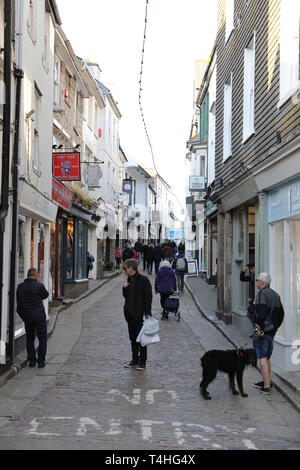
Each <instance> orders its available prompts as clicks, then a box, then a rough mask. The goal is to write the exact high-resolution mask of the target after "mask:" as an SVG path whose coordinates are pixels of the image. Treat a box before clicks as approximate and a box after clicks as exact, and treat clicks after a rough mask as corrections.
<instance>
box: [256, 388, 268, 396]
mask: <svg viewBox="0 0 300 470" xmlns="http://www.w3.org/2000/svg"><path fill="white" fill-rule="evenodd" d="M258 391H259V392H260V393H263V394H264V395H271V388H264V387H261V388H260V389H259V390H258Z"/></svg>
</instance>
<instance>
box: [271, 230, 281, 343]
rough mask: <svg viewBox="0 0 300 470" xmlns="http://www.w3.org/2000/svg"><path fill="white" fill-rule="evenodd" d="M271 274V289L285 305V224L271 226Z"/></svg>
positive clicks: (279, 331)
mask: <svg viewBox="0 0 300 470" xmlns="http://www.w3.org/2000/svg"><path fill="white" fill-rule="evenodd" d="M270 273H271V277H272V284H271V287H272V289H274V290H275V291H276V292H277V293H278V294H279V295H280V297H281V301H282V304H283V306H284V305H285V289H284V284H285V267H284V222H278V223H276V224H273V225H271V252H270ZM277 334H278V336H280V337H282V338H284V336H285V334H284V321H283V324H282V325H281V327H280V328H279V330H278V333H277Z"/></svg>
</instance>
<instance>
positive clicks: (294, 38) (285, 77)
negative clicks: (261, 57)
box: [280, 0, 300, 102]
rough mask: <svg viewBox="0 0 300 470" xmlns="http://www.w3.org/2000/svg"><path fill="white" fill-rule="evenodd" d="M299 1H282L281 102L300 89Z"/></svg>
mask: <svg viewBox="0 0 300 470" xmlns="http://www.w3.org/2000/svg"><path fill="white" fill-rule="evenodd" d="M299 23H300V3H299V0H281V16H280V101H283V102H284V101H285V100H286V99H288V98H289V97H290V96H292V95H293V93H294V92H295V91H296V90H297V89H299V88H300V79H299V78H300V77H299Z"/></svg>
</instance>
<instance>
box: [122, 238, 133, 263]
mask: <svg viewBox="0 0 300 470" xmlns="http://www.w3.org/2000/svg"><path fill="white" fill-rule="evenodd" d="M133 257H134V249H133V248H132V246H131V242H127V243H126V247H125V249H124V250H123V255H122V259H123V266H124V265H125V263H126V261H127V260H128V259H132V258H133Z"/></svg>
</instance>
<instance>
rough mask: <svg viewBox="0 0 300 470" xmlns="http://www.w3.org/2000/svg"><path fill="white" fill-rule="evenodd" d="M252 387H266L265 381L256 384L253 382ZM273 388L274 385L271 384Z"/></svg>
mask: <svg viewBox="0 0 300 470" xmlns="http://www.w3.org/2000/svg"><path fill="white" fill-rule="evenodd" d="M252 387H254V388H258V389H260V388H264V382H257V383H256V384H253V385H252ZM271 388H273V385H272V384H271Z"/></svg>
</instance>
